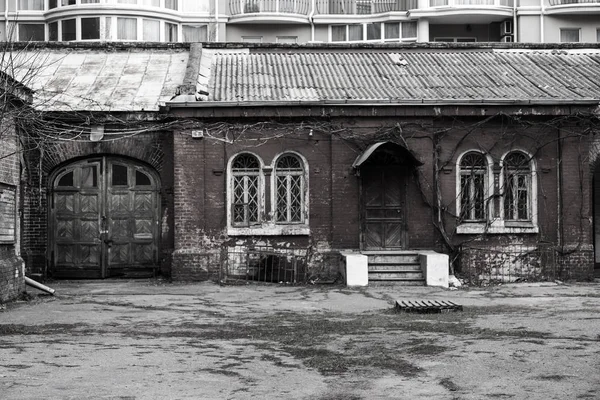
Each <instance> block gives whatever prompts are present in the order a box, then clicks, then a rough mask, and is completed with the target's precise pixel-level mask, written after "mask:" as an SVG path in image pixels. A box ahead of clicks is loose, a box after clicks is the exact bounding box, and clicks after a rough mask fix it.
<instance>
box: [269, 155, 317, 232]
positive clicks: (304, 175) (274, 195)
mask: <svg viewBox="0 0 600 400" xmlns="http://www.w3.org/2000/svg"><path fill="white" fill-rule="evenodd" d="M286 156H293V157H295V158H296V159H298V161H299V162H300V165H301V171H282V172H279V171H278V168H277V164H278V163H279V161H280V160H281V159H282V158H283V157H286ZM272 170H273V173H272V177H271V182H270V183H271V213H270V215H271V216H272V218H273V221H274V223H275V224H276V225H308V201H307V200H308V198H309V197H308V163H307V161H306V159H305V158H304V157H302V155H301V154H299V153H297V152H294V151H286V152H283V153H280V154H278V155H276V156H275V157H274V158H273V164H272ZM279 176H285V177H286V178H287V180H288V182H287V183H286V185H287V186H288V187H287V189H286V196H288V197H289V196H290V193H289V185H290V179H291V178H290V177H291V176H299V177H300V191H301V193H300V195H301V199H300V208H301V210H300V220H299V221H290V220H289V219H288V218H287V216H286V220H284V221H279V220H278V219H279V218H278V217H279V216H278V212H277V208H278V207H277V206H278V201H279V198H278V190H277V189H278V179H277V178H278V177H279ZM288 208H289V204H288ZM286 212H287V214H290V210H289V209H288V210H287V211H286Z"/></svg>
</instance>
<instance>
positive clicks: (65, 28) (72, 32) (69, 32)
mask: <svg viewBox="0 0 600 400" xmlns="http://www.w3.org/2000/svg"><path fill="white" fill-rule="evenodd" d="M60 24H61V26H62V40H64V41H69V40H76V39H77V32H76V29H77V28H76V25H77V24H76V20H75V18H73V19H64V20H62V21H60Z"/></svg>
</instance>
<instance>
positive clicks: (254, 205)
mask: <svg viewBox="0 0 600 400" xmlns="http://www.w3.org/2000/svg"><path fill="white" fill-rule="evenodd" d="M231 175H232V182H231V185H232V186H231V188H232V196H231V202H232V204H231V206H232V208H231V209H232V218H231V221H232V225H234V226H249V225H253V224H257V223H259V222H260V214H261V197H260V196H261V187H260V179H259V178H260V162H259V161H258V159H257V158H256V157H255V156H253V155H252V154H247V153H244V154H240V155H238V156H237V157H236V158H235V159H234V160H233V162H232V164H231Z"/></svg>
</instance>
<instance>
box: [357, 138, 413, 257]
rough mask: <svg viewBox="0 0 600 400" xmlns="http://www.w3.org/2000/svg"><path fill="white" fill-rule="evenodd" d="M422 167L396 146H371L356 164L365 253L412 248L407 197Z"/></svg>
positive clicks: (362, 247)
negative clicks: (414, 173) (414, 172)
mask: <svg viewBox="0 0 600 400" xmlns="http://www.w3.org/2000/svg"><path fill="white" fill-rule="evenodd" d="M418 165H422V163H421V162H420V161H418V160H417V159H416V158H415V156H414V155H413V154H412V153H411V152H410V151H409V150H407V149H406V148H405V147H403V146H400V145H398V144H395V143H392V142H379V143H376V144H374V145H372V146H370V147H369V148H368V149H367V150H365V152H364V153H363V154H361V155H360V156H359V157H358V158H357V159H356V161H355V162H354V163H353V167H354V168H357V169H358V170H359V173H360V186H361V191H360V195H361V211H360V212H361V238H360V239H361V240H360V243H361V249H362V250H403V249H407V248H408V234H407V232H408V226H407V214H408V212H409V210H408V205H407V200H406V199H407V196H406V193H407V187H408V182H409V177H410V174H411V173H412V170H413V169H414V167H415V166H418Z"/></svg>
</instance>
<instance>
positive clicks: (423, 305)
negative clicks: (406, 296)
mask: <svg viewBox="0 0 600 400" xmlns="http://www.w3.org/2000/svg"><path fill="white" fill-rule="evenodd" d="M462 309H463V307H462V306H461V305H460V304H456V303H453V302H451V301H444V300H396V311H398V312H414V313H445V312H451V311H462Z"/></svg>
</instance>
